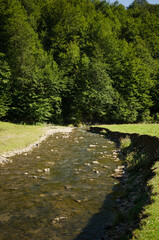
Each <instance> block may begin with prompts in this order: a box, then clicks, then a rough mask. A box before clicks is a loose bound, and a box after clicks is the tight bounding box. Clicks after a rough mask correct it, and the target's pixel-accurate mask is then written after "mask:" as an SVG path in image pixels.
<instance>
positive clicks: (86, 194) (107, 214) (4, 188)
mask: <svg viewBox="0 0 159 240" xmlns="http://www.w3.org/2000/svg"><path fill="white" fill-rule="evenodd" d="M116 150H117V148H116V146H115V143H113V142H110V141H109V140H107V139H106V138H104V137H103V135H100V134H94V133H90V132H88V131H86V130H85V129H82V128H76V129H74V130H73V131H72V132H71V133H70V134H69V135H66V134H62V133H57V134H54V135H53V136H51V137H49V138H48V139H47V140H46V141H44V142H43V143H42V144H41V145H40V146H39V147H37V148H36V149H34V150H33V151H32V152H30V153H23V154H21V155H17V156H15V157H13V158H12V160H13V162H12V163H8V164H6V165H4V166H1V167H0V240H17V239H19V240H25V239H26V240H28V239H31V240H39V239H40V240H49V239H50V240H99V239H100V238H101V236H102V235H103V232H104V226H105V224H106V223H109V222H111V221H114V218H115V217H116V212H115V208H114V204H115V196H114V195H113V194H112V188H113V186H114V185H116V184H117V181H116V180H114V179H112V178H110V177H109V175H110V174H111V173H112V172H113V170H114V169H115V168H117V166H118V165H119V164H120V161H118V159H117V156H116Z"/></svg>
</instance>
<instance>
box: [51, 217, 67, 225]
mask: <svg viewBox="0 0 159 240" xmlns="http://www.w3.org/2000/svg"><path fill="white" fill-rule="evenodd" d="M66 219H67V217H56V218H54V219H53V220H52V223H54V224H55V223H58V222H60V221H62V220H66Z"/></svg>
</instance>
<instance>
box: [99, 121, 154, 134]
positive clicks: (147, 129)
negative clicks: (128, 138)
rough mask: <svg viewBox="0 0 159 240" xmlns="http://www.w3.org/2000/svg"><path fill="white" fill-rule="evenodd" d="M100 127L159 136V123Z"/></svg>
mask: <svg viewBox="0 0 159 240" xmlns="http://www.w3.org/2000/svg"><path fill="white" fill-rule="evenodd" d="M98 126H99V127H103V128H108V129H109V130H111V131H118V132H124V133H138V134H140V135H150V136H156V137H159V124H157V123H155V124H119V125H116V124H113V125H98Z"/></svg>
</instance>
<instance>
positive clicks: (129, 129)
mask: <svg viewBox="0 0 159 240" xmlns="http://www.w3.org/2000/svg"><path fill="white" fill-rule="evenodd" d="M96 127H102V128H107V129H109V130H111V131H118V132H124V133H138V134H140V135H145V134H146V135H150V136H156V137H159V124H122V125H98V126H96ZM152 171H153V172H154V173H155V176H154V177H153V178H152V179H150V180H149V182H148V183H147V184H148V185H150V186H151V187H152V195H151V199H152V203H151V204H149V205H146V206H145V208H144V210H143V213H144V215H145V216H147V217H146V218H145V219H143V220H141V222H140V227H139V228H137V229H135V230H134V231H133V234H132V236H133V237H132V238H131V239H138V240H159V162H158V161H157V162H156V163H155V165H154V166H153V167H152ZM128 239H130V238H128Z"/></svg>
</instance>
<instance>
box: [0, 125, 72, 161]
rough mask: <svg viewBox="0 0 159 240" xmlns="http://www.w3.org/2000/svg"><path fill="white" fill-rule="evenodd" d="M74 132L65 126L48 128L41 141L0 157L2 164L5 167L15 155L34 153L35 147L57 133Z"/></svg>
mask: <svg viewBox="0 0 159 240" xmlns="http://www.w3.org/2000/svg"><path fill="white" fill-rule="evenodd" d="M72 130H73V127H63V126H51V127H48V130H47V131H46V132H45V133H44V135H43V136H42V137H40V139H38V140H37V141H36V142H34V143H32V144H30V145H29V146H28V147H26V148H22V149H17V150H14V151H10V152H6V153H3V154H2V155H1V156H0V164H2V165H3V164H5V163H8V162H11V159H10V158H11V157H13V156H15V155H17V154H21V153H25V152H30V151H32V150H33V149H34V148H35V147H37V146H39V144H41V143H42V142H43V141H44V140H46V139H47V138H48V137H49V136H51V135H53V134H55V133H58V132H61V133H63V134H69V133H70V132H71V131H72Z"/></svg>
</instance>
